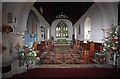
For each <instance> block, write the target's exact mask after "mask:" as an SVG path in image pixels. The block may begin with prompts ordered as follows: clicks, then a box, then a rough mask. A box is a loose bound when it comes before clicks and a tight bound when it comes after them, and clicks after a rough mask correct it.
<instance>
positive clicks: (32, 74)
mask: <svg viewBox="0 0 120 79" xmlns="http://www.w3.org/2000/svg"><path fill="white" fill-rule="evenodd" d="M119 75H120V74H119V69H105V68H36V69H32V70H29V71H27V72H24V73H21V74H17V75H14V76H12V77H11V78H10V79H18V78H19V79H23V78H27V79H28V78H32V79H36V78H39V79H50V78H51V79H58V78H60V79H63V78H65V79H81V78H89V79H90V78H92V79H96V78H109V79H111V78H115V79H116V78H119V79H120V76H119Z"/></svg>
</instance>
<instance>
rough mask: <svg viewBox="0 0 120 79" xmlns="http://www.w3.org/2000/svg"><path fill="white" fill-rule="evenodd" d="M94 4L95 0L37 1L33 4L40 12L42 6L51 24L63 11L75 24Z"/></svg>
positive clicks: (45, 16) (44, 15)
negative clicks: (83, 0)
mask: <svg viewBox="0 0 120 79" xmlns="http://www.w3.org/2000/svg"><path fill="white" fill-rule="evenodd" d="M92 4H93V2H35V3H34V5H33V6H34V7H35V8H36V9H37V10H38V12H40V7H41V8H42V9H43V14H42V16H43V17H44V18H45V19H46V21H47V22H48V23H49V24H50V25H51V24H52V22H53V21H54V20H55V19H56V16H57V15H58V14H60V13H61V12H63V13H64V14H65V15H67V16H68V20H70V21H71V22H72V23H73V24H75V23H76V22H77V21H78V20H79V19H80V17H81V16H82V15H83V14H84V13H85V12H86V11H87V10H88V9H89V8H90V6H91V5H92ZM40 13H41V12H40Z"/></svg>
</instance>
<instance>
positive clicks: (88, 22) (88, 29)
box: [84, 17, 91, 40]
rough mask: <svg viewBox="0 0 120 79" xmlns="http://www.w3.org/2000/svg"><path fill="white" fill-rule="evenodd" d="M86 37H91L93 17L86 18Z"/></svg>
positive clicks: (86, 38) (87, 38)
mask: <svg viewBox="0 0 120 79" xmlns="http://www.w3.org/2000/svg"><path fill="white" fill-rule="evenodd" d="M84 39H85V40H89V39H91V19H90V18H89V17H87V18H86V20H85V23H84Z"/></svg>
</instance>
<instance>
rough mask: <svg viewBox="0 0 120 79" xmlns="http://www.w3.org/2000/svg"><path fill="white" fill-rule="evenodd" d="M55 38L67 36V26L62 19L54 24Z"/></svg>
mask: <svg viewBox="0 0 120 79" xmlns="http://www.w3.org/2000/svg"><path fill="white" fill-rule="evenodd" d="M56 38H68V27H67V24H66V23H65V22H64V21H63V20H61V21H60V22H59V23H58V24H57V26H56Z"/></svg>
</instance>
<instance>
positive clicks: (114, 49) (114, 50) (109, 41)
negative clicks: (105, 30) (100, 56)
mask: <svg viewBox="0 0 120 79" xmlns="http://www.w3.org/2000/svg"><path fill="white" fill-rule="evenodd" d="M109 33H110V36H108V37H106V38H105V42H104V44H103V45H104V47H103V52H104V53H107V52H108V53H110V55H111V57H110V60H112V61H113V60H114V61H115V65H116V63H117V62H116V61H117V60H116V58H117V56H118V54H119V52H118V51H119V50H120V36H119V35H118V33H117V31H116V27H112V31H111V32H109Z"/></svg>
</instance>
